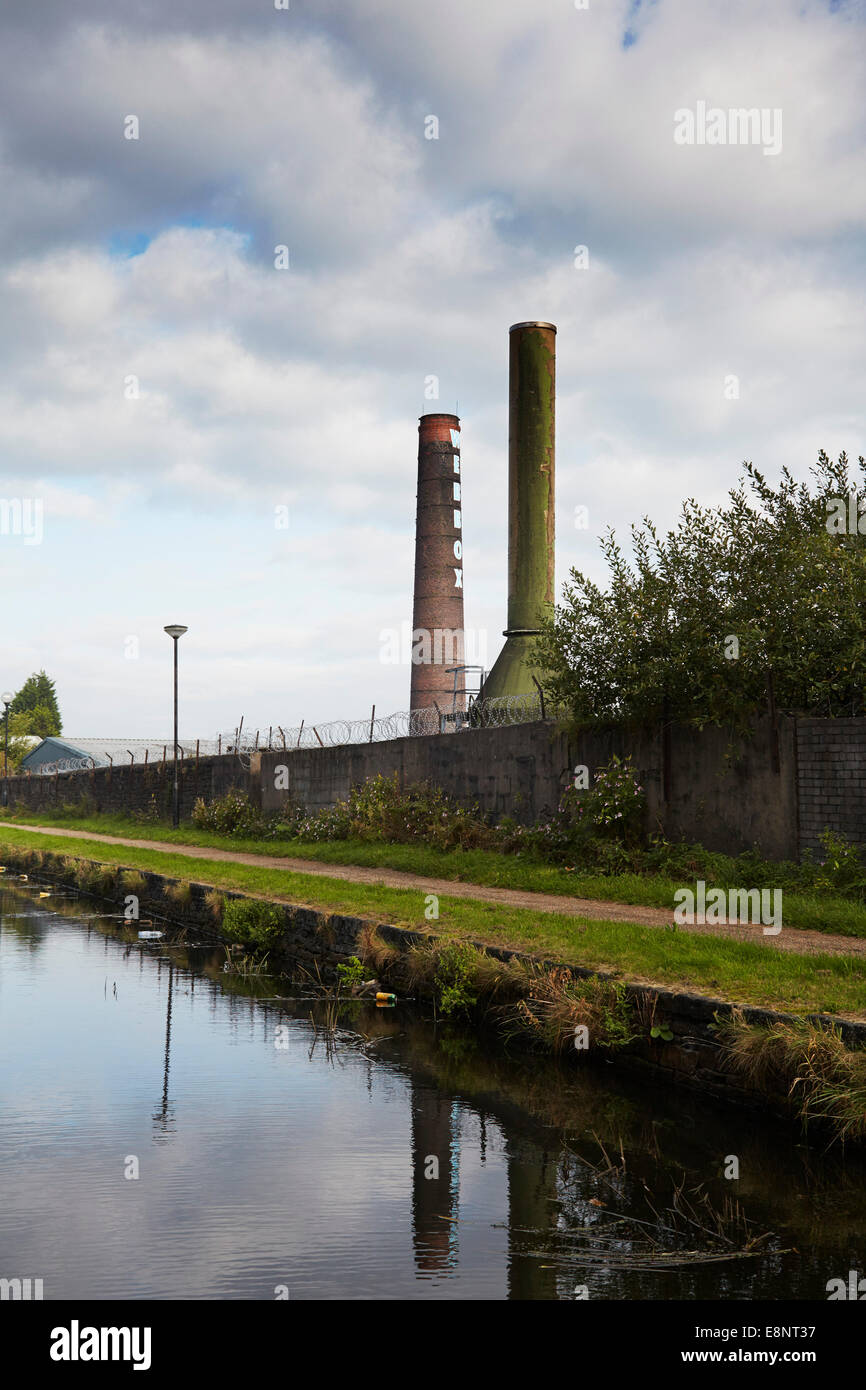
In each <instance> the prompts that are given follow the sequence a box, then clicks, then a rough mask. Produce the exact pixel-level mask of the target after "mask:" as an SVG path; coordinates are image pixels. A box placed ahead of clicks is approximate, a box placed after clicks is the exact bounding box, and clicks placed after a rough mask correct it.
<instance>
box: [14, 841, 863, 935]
mask: <svg viewBox="0 0 866 1390" xmlns="http://www.w3.org/2000/svg"><path fill="white" fill-rule="evenodd" d="M15 819H16V820H19V821H21V822H22V823H27V824H29V825H47V826H50V825H52V824H56V821H54V820H52V818H51V817H50V816H39V815H19V814H16V816H15ZM2 823H3V822H2V818H0V825H2ZM61 824H62V828H63V829H64V830H81V831H85V832H86V831H91V832H94V833H96V834H101V835H118V836H123V837H125V838H128V839H135V840H156V841H159V842H160V843H163V844H168V845H170V844H177V845H193V846H197V847H201V848H203V849H221V850H226V851H228V852H229V853H232V852H235V853H237V852H240V853H242V854H261V855H271V856H280V857H285V858H289V859H305V860H308V861H311V862H313V863H317V864H335V865H354V866H357V867H360V868H376V869H393V870H396V871H397V872H402V873H412V874H419V875H422V876H428V877H430V878H441V879H447V880H449V881H451V882H454V883H460V882H463V883H477V884H481V885H483V886H486V887H490V888H513V889H516V890H519V891H521V892H532V893H555V894H562V895H564V896H566V897H576V898H590V899H592V900H593V901H596V902H616V903H626V904H630V905H631V906H635V907H658V908H662V909H669V910H672V909H673V905H674V893H675V891H676V890H677V889H678V888H682V887H684V886H689V885H688V884H687V883H686V882H685V881H684V879H683V878H678V879H673V878H669V877H667V876H666V875H663V874H637V873H620V874H600V873H586V872H582V871H581V870H580V868H579V867H576V868H575V869H574V870H573V871H571V870H568V869H564V868H561V867H560V866H558V865H555V864H539V863H537V862H532V861H530V860H524V859H521V858H519V857H518V856H515V855H504V854H500V853H498V852H497V851H495V850H486V849H472V850H450V851H444V850H436V849H430V848H427V847H424V846H420V845H396V844H382V843H378V842H375V841H369V840H334V841H322V842H317V843H314V844H309V843H304V842H303V841H299V840H260V839H242V838H240V837H238V836H234V835H218V834H214V833H213V832H210V831H202V830H198V829H196V827H195V826H193V825H189V824H184V825H183V826H181V827H180V828H179V829H178V830H174V829H173V828H172V827H171V826H168V825H165V824H163V823H162V822H158V821H156V822H151V821H148V822H144V823H143V822H141V821H137V820H133V819H132V818H131V817H129V816H120V815H98V816H89V817H74V816H73V817H66V816H64V817H63V819H62V822H61ZM731 862H732V863H733V861H731ZM718 883H719V886H723V887H726V886H737V887H743V888H749V887H752V886H754V885H752V884H750V883H742V884H740V883H739V882H736V883H735V882H734V881H733V880H732V881H731V882H730V883H728V881H727V878H726V879H724V880H722V879H719V880H718ZM782 916H783V921H784V925H785V926H786V927H790V928H792V929H794V930H811V931H821V932H828V933H830V934H834V935H839V936H855V937H866V905H864V904H862V903H858V902H854V901H852V899H851V898H845V897H842V896H841V895H838V894H833V893H816V892H806V891H797V890H796V889H790V888H785V889H784V893H783V914H782Z"/></svg>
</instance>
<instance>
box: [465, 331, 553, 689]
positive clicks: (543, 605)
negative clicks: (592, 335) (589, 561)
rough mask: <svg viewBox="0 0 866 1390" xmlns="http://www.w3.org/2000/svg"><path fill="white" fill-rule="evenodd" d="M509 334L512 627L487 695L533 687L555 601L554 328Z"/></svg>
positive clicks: (485, 684)
mask: <svg viewBox="0 0 866 1390" xmlns="http://www.w3.org/2000/svg"><path fill="white" fill-rule="evenodd" d="M509 334H510V336H509V348H510V355H509V386H508V627H507V628H506V629H505V633H504V636H505V639H506V641H505V646H504V647H503V648H502V651H501V652H500V653H499V656H498V658H497V661H496V664H495V665H494V667H493V670H492V671H491V672H490V675H489V676H488V677H487V680H486V681H485V682H484V690H483V695H484V698H485V699H494V698H498V697H501V696H503V695H532V694H534V693H535V685H534V683H533V680H532V674H531V671H530V667H529V654H530V651H531V649H532V646H533V639H534V636H535V635H536V633H537V632H538V631H539V622H540V620H541V618H542V617H543V616H544V615H545V614H547V613H550V612H551V611H552V609H553V603H554V467H555V450H556V443H555V429H554V402H555V394H556V328H555V327H554V325H553V324H552V323H515V324H514V326H513V327H512V328H511V329H510V330H509Z"/></svg>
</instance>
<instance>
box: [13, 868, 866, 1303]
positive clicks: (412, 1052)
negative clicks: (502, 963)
mask: <svg viewBox="0 0 866 1390" xmlns="http://www.w3.org/2000/svg"><path fill="white" fill-rule="evenodd" d="M40 888H41V890H42V891H43V892H44V891H50V893H51V896H50V897H48V898H40V897H39V896H38V894H39V891H40ZM101 912H102V909H101V908H100V907H99V905H97V904H93V903H88V902H87V900H85V899H82V898H76V897H72V896H65V895H64V894H63V893H62V892H60V891H56V890H55V889H53V888H51V887H50V885H38V884H20V885H19V884H16V885H15V886H14V887H11V886H6V887H4V889H3V890H2V892H0V1067H2V1073H0V1075H2V1081H0V1086H2V1095H0V1277H2V1278H6V1279H11V1278H30V1279H37V1278H38V1279H42V1280H43V1290H44V1297H45V1299H66V1298H75V1299H171V1298H179V1299H268V1300H271V1299H274V1298H279V1297H283V1298H285V1297H288V1298H289V1299H295V1300H297V1299H302V1300H303V1299H407V1298H409V1299H412V1298H414V1299H507V1298H511V1299H556V1300H566V1299H582V1298H584V1297H588V1298H590V1299H642V1300H654V1299H659V1300H660V1299H665V1300H669V1299H678V1300H688V1299H697V1298H719V1299H724V1300H729V1299H751V1298H771V1299H787V1298H793V1299H800V1300H825V1299H826V1298H827V1292H826V1288H827V1282H828V1281H829V1280H830V1279H834V1278H843V1279H846V1280H847V1278H848V1271H849V1270H852V1269H854V1270H859V1271H860V1272H861V1274H864V1273H866V1164H864V1161H863V1159H862V1157H860V1156H857V1155H855V1154H854V1152H853V1151H848V1152H847V1153H845V1152H843V1151H841V1150H840V1149H839V1148H838V1146H834V1147H832V1148H831V1149H830V1150H829V1151H825V1150H824V1146H823V1145H819V1144H812V1145H810V1144H807V1143H806V1142H805V1141H804V1139H803V1136H802V1135H801V1133H800V1132H799V1130H798V1129H797V1128H796V1127H794V1126H793V1125H790V1124H788V1123H787V1122H782V1121H778V1120H773V1119H772V1117H770V1116H767V1115H764V1114H762V1113H761V1112H757V1113H756V1112H755V1111H746V1110H743V1109H740V1108H737V1107H733V1106H727V1105H724V1104H721V1103H710V1102H709V1101H708V1100H707V1099H705V1098H704V1097H702V1096H700V1095H695V1094H692V1093H686V1092H682V1091H680V1092H677V1091H672V1090H670V1089H667V1088H665V1087H663V1086H662V1085H660V1084H659V1085H656V1084H655V1083H650V1082H648V1081H646V1080H641V1081H640V1082H638V1081H636V1080H635V1079H634V1078H629V1077H628V1076H627V1075H625V1074H623V1073H622V1072H621V1070H620V1069H619V1068H617V1067H614V1066H612V1065H609V1064H607V1065H605V1064H601V1065H596V1066H588V1065H585V1064H584V1065H583V1066H578V1065H576V1064H575V1063H574V1062H573V1061H570V1060H569V1061H567V1062H564V1063H557V1062H554V1061H551V1060H549V1059H547V1058H538V1057H535V1058H532V1057H527V1056H526V1055H525V1054H520V1053H515V1054H514V1055H511V1056H509V1055H506V1054H505V1053H503V1051H502V1050H501V1048H500V1047H498V1046H493V1045H491V1043H490V1041H489V1040H487V1039H485V1038H484V1037H483V1036H479V1035H477V1034H474V1033H472V1032H471V1031H467V1030H465V1029H464V1030H461V1029H458V1028H455V1027H451V1026H447V1025H443V1024H442V1023H439V1024H438V1025H437V1024H435V1023H434V1022H433V1020H432V1019H431V1018H430V1017H429V1013H430V1010H429V1009H428V1008H427V1007H426V1006H424V1005H420V1004H416V1003H413V1002H406V1003H400V1004H399V1005H398V1006H397V1007H396V1008H394V1009H387V1010H385V1009H380V1010H377V1009H376V1008H375V1007H374V1006H372V1005H368V1004H366V1003H365V1004H358V1005H353V1006H350V1014H349V1015H348V1016H346V1017H344V1018H343V1019H342V1020H341V1023H340V1026H339V1028H338V1030H337V1032H336V1034H334V1035H330V1034H329V1033H328V1032H327V1031H326V1028H325V1020H324V1014H323V1009H322V1006H321V1004H320V1003H318V1002H317V1001H315V1000H312V999H311V998H310V997H309V995H310V988H309V986H307V985H305V984H304V983H303V982H300V983H299V982H297V981H295V983H294V984H293V985H288V984H287V983H286V982H285V981H276V980H272V979H266V978H257V979H249V978H248V979H243V978H241V977H239V976H238V975H236V974H234V973H232V974H226V973H225V972H224V970H223V968H222V967H223V965H224V964H225V960H226V957H225V952H224V950H222V949H221V948H220V949H217V948H212V949H211V948H195V949H190V948H176V949H173V948H170V947H166V946H165V945H164V944H163V943H161V942H157V943H142V942H139V941H138V940H137V936H136V935H135V934H134V933H131V932H130V931H128V930H127V929H126V928H125V927H124V926H123V925H122V924H121V923H119V922H118V921H117V920H114V919H111V918H106V917H104V916H102V915H101ZM286 996H290V997H286ZM731 1156H733V1157H735V1158H736V1159H737V1161H738V1164H739V1174H740V1176H739V1178H738V1179H737V1180H728V1179H726V1178H725V1177H724V1176H723V1174H724V1170H725V1166H726V1163H727V1166H728V1167H729V1168H730V1166H731V1165H730V1162H729V1159H730V1157H731ZM136 1174H137V1175H136ZM677 1194H680V1195H677Z"/></svg>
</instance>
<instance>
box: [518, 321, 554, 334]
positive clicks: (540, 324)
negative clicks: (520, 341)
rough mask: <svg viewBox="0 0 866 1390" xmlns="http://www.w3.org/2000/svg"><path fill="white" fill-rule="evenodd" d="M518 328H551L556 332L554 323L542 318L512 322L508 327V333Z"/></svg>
mask: <svg viewBox="0 0 866 1390" xmlns="http://www.w3.org/2000/svg"><path fill="white" fill-rule="evenodd" d="M518 328H552V329H553V331H554V333H555V332H556V324H555V323H545V322H544V320H543V319H529V320H528V321H527V322H526V323H513V324H512V325H511V327H510V328H509V330H508V331H509V333H514V332H515V331H516V329H518Z"/></svg>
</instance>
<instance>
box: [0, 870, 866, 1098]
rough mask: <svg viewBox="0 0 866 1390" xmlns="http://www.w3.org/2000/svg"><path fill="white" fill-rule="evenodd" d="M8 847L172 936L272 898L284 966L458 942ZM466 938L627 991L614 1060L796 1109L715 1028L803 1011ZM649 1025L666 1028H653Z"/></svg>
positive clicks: (862, 1037) (827, 1021)
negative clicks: (729, 1054) (621, 1040)
mask: <svg viewBox="0 0 866 1390" xmlns="http://www.w3.org/2000/svg"><path fill="white" fill-rule="evenodd" d="M3 854H4V857H5V860H6V871H7V875H8V878H9V880H11V882H10V887H11V886H14V882H15V873H19V874H20V873H26V874H27V875H28V877H29V876H32V877H33V878H34V879H35V878H37V877H38V878H39V879H40V880H43V881H46V882H49V883H57V884H58V885H62V886H64V887H67V888H70V889H73V890H77V891H79V892H81V893H83V894H86V895H87V896H88V897H91V898H96V899H99V900H101V901H102V902H105V903H107V904H110V905H111V906H112V907H113V908H115V909H116V910H117V911H118V913H123V912H124V910H126V909H127V908H128V907H129V900H130V897H132V898H133V899H134V900H135V909H136V910H137V914H138V920H140V921H145V922H152V923H153V924H154V925H155V926H159V927H161V928H163V929H164V930H165V931H166V934H167V935H168V936H169V937H171V936H175V937H177V935H178V934H179V933H181V932H183V933H184V934H185V938H186V939H187V940H189V941H190V943H191V944H212V945H215V946H219V945H225V946H230V945H231V944H233V943H234V944H237V937H236V936H232V935H230V934H228V933H227V932H224V931H223V930H222V929H221V925H220V919H221V912H222V905H223V904H226V903H230V902H240V903H249V904H263V905H267V907H268V908H269V909H270V911H271V913H273V912H276V913H277V914H279V916H278V917H277V918H275V919H274V920H275V922H276V923H277V925H276V926H272V927H271V929H270V931H269V936H268V941H267V945H266V946H264V947H263V949H265V950H267V952H268V955H269V958H270V960H271V961H272V962H273V963H274V964H275V965H277V966H278V967H283V968H290V967H291V966H292V965H293V964H301V965H304V964H306V965H309V964H315V965H317V966H318V967H319V968H320V969H321V968H322V967H325V968H333V967H334V966H336V965H337V964H339V963H341V962H345V961H347V960H348V959H349V958H350V957H352V956H357V955H360V956H361V957H362V959H364V958H365V957H366V959H367V960H369V951H368V950H367V949H366V947H367V946H368V945H369V942H370V941H371V939H374V940H375V942H376V944H377V947H378V948H380V949H379V956H378V958H377V959H376V960H375V973H377V974H378V975H379V977H380V978H381V979H382V980H383V981H386V982H389V983H391V982H392V981H394V982H396V981H397V980H399V977H400V975H401V968H400V967H401V963H403V962H405V960H406V959H407V958H409V957H410V956H411V954H412V953H413V951H418V950H421V951H424V950H428V951H429V950H430V949H431V948H434V949H435V948H436V946H437V945H441V944H443V943H445V942H447V941H453V938H447V937H444V936H440V935H438V934H436V933H433V932H427V931H417V930H414V929H412V928H404V927H397V926H394V925H392V924H389V923H383V922H379V921H375V920H372V919H369V918H362V917H354V916H346V915H343V914H340V913H330V912H326V911H321V910H319V909H317V908H312V907H304V906H300V905H296V904H293V903H286V902H282V901H279V900H275V899H272V898H263V897H260V896H258V895H254V894H247V893H239V892H236V891H233V890H229V889H215V888H214V887H213V886H212V885H210V884H202V883H196V882H192V881H191V880H186V879H176V878H170V877H167V876H166V875H163V874H158V873H154V872H153V871H151V870H147V869H138V868H133V867H128V868H127V867H124V866H123V865H108V864H105V863H104V862H102V861H99V860H90V859H82V858H80V857H79V856H75V855H70V856H64V855H60V854H56V853H54V852H51V851H43V850H34V849H29V848H28V849H25V848H20V849H19V848H17V847H12V846H6V847H4V850H3ZM280 919H281V920H280ZM130 925H134V923H132V922H131V924H130ZM461 940H463V939H461ZM463 944H465V945H468V946H470V947H472V948H474V950H476V951H478V952H480V953H483V954H484V955H485V956H486V957H487V958H488V959H489V960H491V961H496V962H501V963H503V964H504V965H508V964H510V963H511V964H518V965H520V964H522V965H526V966H528V967H529V968H530V969H531V970H532V971H533V972H535V977H536V978H538V977H539V976H541V975H543V973H544V972H556V974H557V976H558V977H559V978H560V979H561V978H562V977H563V976H567V977H570V978H571V979H572V980H574V981H588V982H592V981H596V982H600V983H601V984H609V985H611V986H615V987H616V989H617V990H618V991H619V992H620V997H621V998H623V999H624V1000H626V1001H627V1002H628V1004H629V1005H630V1006H631V1009H632V1011H633V1014H634V1016H635V1017H636V1018H638V1019H641V1020H643V1021H644V1023H645V1025H646V1026H645V1028H644V1034H645V1035H644V1036H638V1037H635V1038H632V1039H631V1040H630V1041H629V1043H628V1044H627V1045H626V1046H623V1047H622V1048H621V1049H619V1048H618V1049H617V1050H616V1051H615V1052H613V1053H606V1054H605V1055H606V1056H607V1057H608V1059H609V1060H613V1059H614V1058H615V1059H616V1060H617V1061H618V1062H621V1063H622V1064H624V1065H626V1066H628V1067H629V1068H630V1069H638V1070H641V1071H643V1072H645V1073H646V1074H647V1075H651V1076H654V1077H655V1078H656V1079H658V1080H661V1081H666V1082H668V1083H671V1084H677V1085H684V1086H688V1087H692V1088H696V1089H699V1090H701V1091H703V1092H705V1093H706V1092H709V1093H711V1094H713V1095H715V1096H717V1097H719V1098H724V1099H728V1100H734V1101H736V1102H738V1103H740V1104H743V1103H751V1104H755V1105H760V1106H761V1107H762V1108H766V1105H767V1103H768V1102H770V1103H771V1105H772V1106H773V1108H774V1109H775V1110H776V1111H777V1112H778V1113H780V1114H786V1113H787V1114H788V1115H790V1114H792V1113H796V1109H795V1106H794V1104H793V1103H792V1101H791V1098H790V1095H789V1088H788V1087H787V1086H784V1085H779V1084H775V1085H774V1084H772V1081H771V1080H768V1078H767V1077H766V1075H764V1076H762V1077H761V1080H760V1082H756V1081H755V1080H754V1079H750V1078H748V1077H747V1076H744V1075H743V1074H742V1073H741V1072H739V1071H737V1070H734V1069H732V1068H731V1067H730V1066H729V1065H727V1063H726V1054H725V1050H724V1049H723V1048H722V1047H721V1045H720V1043H719V1041H718V1038H717V1036H716V1034H717V1033H718V1031H719V1028H720V1026H721V1025H724V1023H725V1022H727V1021H730V1020H732V1019H734V1018H735V1017H736V1018H739V1019H740V1020H742V1021H743V1023H745V1024H747V1025H752V1026H755V1025H757V1026H759V1027H760V1026H763V1027H767V1026H771V1025H774V1024H795V1025H796V1024H797V1023H802V1022H803V1018H802V1017H799V1018H798V1017H796V1016H794V1015H791V1014H785V1013H780V1012H776V1011H774V1010H771V1009H766V1008H759V1007H757V1006H753V1005H733V1004H730V1003H729V1002H727V1001H725V1000H722V999H714V998H710V997H708V996H705V995H698V994H693V993H687V992H684V991H679V990H672V989H667V988H665V987H663V986H660V985H655V984H652V983H644V982H634V981H628V980H623V979H622V977H621V976H620V975H618V974H615V973H614V972H605V971H603V970H592V969H589V968H586V967H583V966H578V965H565V964H563V962H561V961H555V960H548V959H545V958H542V957H539V956H533V955H531V954H529V953H527V952H520V951H511V950H508V949H505V948H501V947H495V946H491V945H488V944H486V943H483V942H474V941H469V942H466V941H465V940H463ZM389 962H390V963H389ZM389 977H390V978H389ZM395 977H396V978H395ZM412 993H413V994H416V995H422V996H424V995H432V994H433V990H432V989H429V988H425V981H424V980H423V979H419V978H418V976H417V975H416V976H415V977H414V978H413V988H412ZM806 1021H807V1022H809V1023H812V1024H816V1025H819V1026H823V1027H825V1028H834V1029H836V1030H837V1031H838V1033H839V1035H840V1037H841V1039H842V1041H843V1042H844V1044H845V1047H846V1048H849V1049H858V1050H859V1049H860V1048H866V1023H860V1022H856V1021H852V1020H848V1019H841V1018H836V1017H833V1016H830V1015H826V1014H810V1015H808V1016H806ZM650 1023H652V1024H653V1025H654V1031H655V1032H656V1033H657V1034H658V1036H655V1037H653V1036H650V1026H649V1025H650ZM568 1051H570V1052H574V1053H575V1060H576V1061H582V1060H585V1059H586V1058H587V1057H590V1058H591V1057H592V1055H593V1050H592V1048H590V1049H588V1050H587V1051H586V1052H584V1053H581V1052H580V1051H578V1050H577V1048H571V1049H568ZM597 1051H598V1049H596V1052H597Z"/></svg>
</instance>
